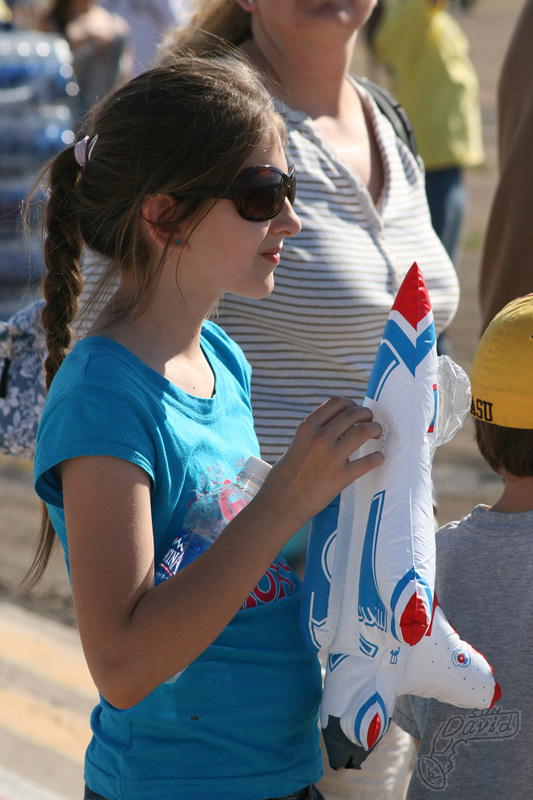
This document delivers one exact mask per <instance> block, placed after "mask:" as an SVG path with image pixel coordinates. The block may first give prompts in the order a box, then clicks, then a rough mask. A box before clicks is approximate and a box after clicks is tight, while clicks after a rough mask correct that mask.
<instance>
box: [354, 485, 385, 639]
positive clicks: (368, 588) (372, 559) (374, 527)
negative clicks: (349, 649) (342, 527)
mask: <svg viewBox="0 0 533 800" xmlns="http://www.w3.org/2000/svg"><path fill="white" fill-rule="evenodd" d="M384 500H385V491H382V492H378V493H377V494H375V495H374V497H373V498H372V502H371V503H370V510H369V512H368V521H367V524H366V531H365V540H364V542H363V552H362V555H361V574H360V578H359V619H360V620H361V622H364V624H365V625H368V626H369V627H374V626H376V627H377V628H379V629H380V630H382V631H386V630H387V609H386V608H385V605H384V604H383V601H382V599H381V597H380V594H379V591H378V586H377V581H376V570H375V563H376V547H377V540H378V535H379V526H380V523H381V513H382V510H383V503H384Z"/></svg>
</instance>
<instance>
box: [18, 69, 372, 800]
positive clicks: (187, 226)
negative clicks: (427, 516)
mask: <svg viewBox="0 0 533 800" xmlns="http://www.w3.org/2000/svg"><path fill="white" fill-rule="evenodd" d="M284 137H285V130H284V125H283V122H282V119H281V117H280V116H279V115H278V114H277V113H276V112H275V110H274V108H273V105H272V103H271V100H270V98H269V96H268V94H267V93H266V91H265V89H264V88H263V86H262V84H261V82H260V80H259V79H258V78H257V76H256V74H255V72H254V71H253V70H252V69H251V68H250V67H248V66H246V65H245V64H243V63H240V62H239V61H235V62H231V61H229V60H226V61H225V62H223V61H216V60H213V61H209V60H201V59H195V58H192V57H190V58H189V57H188V58H185V59H182V60H178V61H176V62H175V64H174V65H173V66H172V67H169V68H159V69H154V70H151V71H149V72H147V73H144V74H142V75H140V76H138V77H137V78H135V79H134V80H133V81H131V82H130V83H129V84H127V85H126V86H124V87H123V88H122V89H120V90H119V91H117V92H115V93H114V94H113V95H111V96H110V97H108V98H107V99H105V100H104V101H103V102H102V103H101V104H100V105H99V106H97V107H96V108H95V109H94V110H93V112H92V114H91V117H90V119H89V120H88V122H87V137H86V138H84V139H82V140H81V141H79V142H77V143H76V144H75V145H72V146H69V147H67V148H66V149H65V150H64V151H63V152H61V153H60V154H59V155H58V156H56V157H55V159H54V160H53V161H52V163H51V165H50V167H49V171H48V180H49V192H48V201H47V207H46V214H45V232H46V240H45V258H46V264H47V270H48V272H47V276H46V278H45V282H44V293H45V298H46V305H45V307H44V311H43V324H44V327H45V329H46V332H47V349H48V356H47V359H46V364H45V366H46V374H47V383H48V386H49V392H48V397H47V401H46V406H45V409H44V412H43V416H42V419H41V424H40V427H39V432H38V437H37V447H36V456H35V465H34V471H35V485H36V490H37V492H38V494H39V495H40V496H41V498H42V499H43V500H44V502H45V506H46V517H45V522H44V525H43V529H42V532H41V539H40V544H39V549H38V553H37V557H36V561H35V562H34V565H33V571H32V573H31V575H32V577H33V580H36V579H38V578H39V576H40V574H41V573H42V571H43V569H44V568H45V566H46V562H47V559H48V556H49V554H50V549H51V546H52V543H53V541H54V539H55V537H56V534H57V537H58V538H59V540H60V541H61V544H62V546H63V549H64V553H65V557H66V562H67V566H68V569H69V574H70V579H71V583H72V591H73V597H74V604H75V609H76V615H77V620H78V625H79V631H80V636H81V640H82V644H83V648H84V651H85V655H86V658H87V663H88V666H89V668H90V670H91V673H92V676H93V678H94V681H95V683H96V685H97V687H98V689H99V692H100V702H99V704H98V705H97V707H96V708H95V710H94V712H93V714H92V718H91V726H92V731H93V737H92V740H91V742H90V744H89V747H88V750H87V754H86V762H85V780H86V784H87V788H86V793H85V798H87V800H89V798H92V799H94V798H98V799H100V798H105V799H106V800H127V799H130V800H174V798H187V800H212V798H214V797H217V798H228V800H265V799H266V798H282V797H285V798H287V797H289V798H294V799H295V798H320V797H322V796H321V795H320V793H319V792H318V791H317V790H316V788H315V787H314V782H315V781H316V780H318V778H319V777H320V774H321V769H322V756H321V752H320V748H319V740H318V728H317V710H318V704H319V700H320V693H321V677H320V668H319V664H318V661H317V659H316V656H315V655H314V654H311V653H310V652H309V651H308V650H306V648H305V645H304V642H303V639H302V638H301V636H300V633H299V626H298V606H299V598H300V589H301V583H300V581H299V579H298V577H297V576H296V575H295V574H294V573H293V572H292V571H291V570H290V568H289V567H288V565H287V564H286V563H285V562H284V559H283V558H282V557H281V556H280V555H279V553H280V550H281V549H282V547H283V546H284V544H285V543H286V542H287V540H288V539H289V538H290V537H291V536H292V535H293V534H294V532H295V531H296V530H298V528H299V527H301V526H302V525H303V524H304V523H305V522H306V521H307V520H308V519H309V518H311V517H312V516H313V515H315V514H316V513H317V512H318V511H319V510H320V509H321V508H323V507H324V506H326V505H327V504H328V503H329V502H330V501H331V500H332V498H334V497H335V496H336V495H337V494H338V493H339V492H340V491H341V490H342V489H343V488H344V487H345V486H346V485H348V484H349V483H350V482H351V481H353V480H354V479H355V478H357V477H358V476H360V475H362V474H364V473H365V472H367V471H368V470H370V469H372V468H373V467H375V466H377V465H378V464H379V463H381V461H382V456H381V455H380V454H378V453H375V454H373V455H372V456H369V457H366V458H365V459H356V460H354V461H351V460H350V459H349V456H350V455H351V454H352V453H353V451H355V450H356V449H357V448H358V447H359V446H360V445H361V444H362V443H363V442H364V441H366V440H368V439H369V438H375V437H377V436H379V435H380V432H381V429H380V427H379V425H377V424H376V423H374V422H372V420H371V414H370V412H369V411H368V409H363V408H359V407H357V406H355V405H354V404H353V403H352V402H351V401H347V400H344V399H342V398H339V397H336V398H331V399H329V400H328V401H326V402H325V403H324V404H323V405H321V406H320V407H318V408H317V409H316V410H314V411H313V412H312V413H311V414H310V415H309V416H308V417H307V418H306V419H305V420H304V422H303V423H302V424H301V425H300V427H299V428H298V431H297V432H296V435H295V437H294V441H293V443H292V444H291V446H290V447H289V449H288V450H287V452H286V453H285V455H284V456H283V458H282V459H280V461H279V462H278V463H277V464H276V465H275V466H274V467H273V468H272V470H271V472H270V474H269V476H268V477H267V479H266V481H265V483H264V485H263V487H262V489H261V490H260V491H259V493H258V494H257V495H256V497H255V498H254V499H253V500H252V501H251V502H250V503H249V505H248V506H247V507H246V508H244V509H243V510H242V511H241V512H240V513H239V514H238V515H237V516H236V517H235V518H234V519H233V520H232V521H231V522H230V523H229V524H228V526H227V527H226V529H225V530H224V531H223V532H222V534H221V535H220V536H219V538H218V539H217V540H216V541H215V542H214V544H213V545H212V546H211V547H210V548H209V549H208V550H207V551H206V552H205V553H203V554H202V555H201V556H199V557H198V558H197V559H196V560H195V561H193V562H192V563H191V564H190V565H189V566H187V567H185V568H184V569H183V570H182V571H180V572H178V573H177V574H176V575H174V576H172V577H170V578H169V579H168V580H166V581H165V582H163V583H161V584H160V585H158V586H155V585H154V566H157V565H158V564H159V563H160V562H161V560H162V558H163V556H164V554H165V553H166V551H167V550H168V548H169V547H170V545H171V543H172V541H173V539H174V538H175V536H176V534H177V532H178V531H179V530H180V527H181V523H182V521H183V519H184V517H185V514H186V512H187V509H188V507H189V506H190V505H191V504H192V503H194V502H195V500H196V499H197V498H198V497H199V496H201V495H202V494H204V493H205V492H208V491H210V490H212V489H214V488H216V487H218V486H220V485H222V484H223V483H226V482H231V481H234V479H235V476H236V473H237V471H238V469H239V467H240V466H241V465H242V463H243V462H244V461H245V460H246V459H247V457H248V456H249V455H256V456H257V455H259V447H258V443H257V439H256V436H255V433H254V428H253V420H252V414H251V407H250V398H249V385H250V369H249V366H248V364H247V362H246V360H245V358H244V356H243V353H242V351H241V350H240V348H239V347H238V346H237V345H236V344H234V343H233V342H232V341H231V340H230V339H229V338H228V336H227V335H226V334H225V333H223V331H222V330H221V329H220V328H219V327H218V326H217V325H216V324H214V323H213V322H211V321H209V320H208V319H207V317H208V316H209V314H210V311H211V309H212V308H213V307H214V306H216V304H217V302H218V300H219V298H220V296H221V294H222V293H223V292H232V293H235V294H239V295H243V296H246V297H253V298H257V299H259V298H262V297H265V296H267V295H268V294H269V293H270V292H271V291H272V288H273V282H274V279H273V273H274V271H275V269H276V268H277V265H278V263H279V260H280V253H281V249H282V247H283V242H284V239H285V238H286V237H290V236H293V235H295V234H296V233H297V232H298V231H299V229H300V223H299V220H298V218H297V216H296V215H295V213H294V211H293V208H292V203H293V201H294V196H295V177H294V168H293V167H292V166H289V165H288V164H287V162H286V160H285V156H284V151H283V142H284ZM84 247H88V248H91V250H93V251H96V252H97V253H99V254H101V256H102V257H104V258H105V259H107V263H108V268H107V270H106V272H105V274H104V276H103V284H102V287H100V288H101V290H102V291H103V292H105V285H106V283H109V282H113V281H115V280H116V278H117V276H119V284H118V288H117V289H116V291H115V292H114V294H113V295H112V297H111V299H110V300H109V302H107V304H106V305H105V306H104V307H103V308H102V310H101V311H100V313H99V314H98V316H97V317H96V319H95V321H94V322H93V323H92V327H91V328H90V330H89V332H88V335H87V336H86V338H84V339H81V340H79V341H78V342H76V344H75V345H74V347H73V348H71V333H70V326H71V323H72V321H73V318H74V316H75V314H76V310H77V304H78V297H79V295H80V292H81V289H82V278H81V274H80V269H79V261H80V255H81V253H82V249H83V248H84ZM54 531H55V533H54ZM280 574H282V575H283V582H282V584H283V590H281V587H280V580H279V576H280ZM264 579H266V581H267V582H269V583H270V585H271V586H273V587H278V590H279V591H277V592H274V593H270V594H269V596H268V597H265V598H264V600H268V602H262V603H261V602H260V601H259V599H257V600H256V601H255V602H254V603H249V602H247V599H248V598H249V597H250V595H251V593H253V590H254V587H256V586H257V585H258V584H259V583H260V582H261V581H263V580H264ZM258 594H259V593H258ZM177 673H181V674H180V675H179V676H178V677H177V679H176V678H175V676H176V675H177Z"/></svg>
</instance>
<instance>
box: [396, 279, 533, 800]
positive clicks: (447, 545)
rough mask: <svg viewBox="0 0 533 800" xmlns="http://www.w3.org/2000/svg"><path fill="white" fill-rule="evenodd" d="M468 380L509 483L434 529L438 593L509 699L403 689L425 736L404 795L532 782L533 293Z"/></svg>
mask: <svg viewBox="0 0 533 800" xmlns="http://www.w3.org/2000/svg"><path fill="white" fill-rule="evenodd" d="M470 379H471V386H472V406H471V414H472V415H473V416H474V418H475V427H476V441H477V444H478V447H479V450H480V452H481V455H482V456H483V457H484V458H485V460H486V461H487V463H488V464H489V465H490V467H491V468H492V469H493V470H494V471H495V472H497V473H498V474H499V475H501V476H502V478H503V480H504V487H503V492H502V494H501V497H500V498H499V499H498V501H497V502H496V503H495V504H494V505H493V506H492V507H491V508H489V507H488V506H486V505H478V506H476V507H475V508H474V510H473V511H472V513H471V514H469V515H468V516H467V517H465V518H464V519H462V520H460V521H459V522H451V523H449V524H448V525H445V526H444V527H443V528H441V529H440V530H439V531H438V532H437V535H436V540H437V577H436V594H437V597H438V599H439V602H441V603H442V606H443V608H445V609H446V614H447V616H448V619H449V620H450V623H451V624H452V625H453V626H454V627H455V628H457V629H458V630H460V631H461V635H462V636H464V638H465V639H467V641H469V642H471V643H472V644H473V646H474V647H476V648H477V649H479V650H480V651H481V652H482V653H484V655H485V656H486V658H487V659H488V661H489V662H490V664H492V667H493V669H494V671H495V674H497V675H498V682H499V683H500V685H501V689H502V697H501V700H500V701H499V702H498V703H497V705H496V706H494V707H493V708H492V709H490V710H489V711H476V710H474V711H472V710H469V709H460V708H456V707H455V706H451V705H446V704H444V703H439V702H438V701H437V700H428V699H424V698H421V697H414V696H407V695H405V696H403V697H400V698H399V699H398V703H397V706H396V712H395V717H394V719H395V721H396V722H397V723H398V724H399V725H400V726H401V727H402V728H404V730H406V731H407V732H408V733H410V734H411V735H412V736H413V737H414V738H415V739H417V740H419V747H418V755H417V760H416V763H415V767H414V770H413V774H412V778H411V782H410V784H409V789H408V792H407V798H406V800H431V798H433V797H434V798H435V800H437V798H438V800H451V799H452V798H453V800H472V798H483V800H496V799H497V800H511V798H512V800H525V798H528V797H531V786H532V785H533V760H532V759H531V751H532V748H533V692H531V662H532V660H533V626H532V624H531V619H532V616H533V575H532V568H531V564H532V561H533V294H530V295H527V296H526V297H521V298H518V299H516V300H513V301H512V302H511V303H509V304H508V305H507V306H505V308H504V309H502V311H500V313H499V314H498V315H497V316H496V317H495V318H494V319H493V320H492V322H491V323H490V325H489V327H488V328H487V329H486V331H485V333H484V335H483V338H482V339H481V341H480V343H479V346H478V349H477V351H476V354H475V356H474V361H473V364H472V370H471V375H470Z"/></svg>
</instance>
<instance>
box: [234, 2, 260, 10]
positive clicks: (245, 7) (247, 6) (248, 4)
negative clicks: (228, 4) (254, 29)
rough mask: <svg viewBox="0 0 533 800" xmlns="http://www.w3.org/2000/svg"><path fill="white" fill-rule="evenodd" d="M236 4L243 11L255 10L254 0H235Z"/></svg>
mask: <svg viewBox="0 0 533 800" xmlns="http://www.w3.org/2000/svg"><path fill="white" fill-rule="evenodd" d="M235 2H236V3H237V5H239V6H240V7H241V8H242V9H243V10H244V11H248V12H249V13H251V12H252V11H256V10H257V2H256V0H235Z"/></svg>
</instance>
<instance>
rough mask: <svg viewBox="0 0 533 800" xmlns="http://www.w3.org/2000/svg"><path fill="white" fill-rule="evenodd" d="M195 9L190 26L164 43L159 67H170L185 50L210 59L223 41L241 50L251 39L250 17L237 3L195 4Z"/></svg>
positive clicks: (202, 0)
mask: <svg viewBox="0 0 533 800" xmlns="http://www.w3.org/2000/svg"><path fill="white" fill-rule="evenodd" d="M192 7H193V13H192V15H191V16H190V17H189V18H188V20H187V24H186V25H184V26H182V27H178V28H175V29H174V30H173V31H171V33H170V34H169V36H168V37H167V38H166V39H165V40H164V42H163V44H162V46H161V49H160V52H159V55H158V57H157V63H159V64H165V63H167V62H168V59H172V57H173V53H176V52H179V50H180V49H181V48H182V47H187V48H188V49H189V50H190V51H191V52H194V53H197V54H200V55H203V56H207V55H210V54H212V53H216V52H217V51H218V49H219V47H220V42H221V41H223V42H229V43H230V44H232V45H235V46H236V47H238V46H239V45H241V44H242V43H243V42H245V41H246V40H247V39H251V37H252V28H251V14H249V13H248V11H245V10H244V9H243V8H241V7H240V6H239V5H238V4H237V3H236V2H235V0H192Z"/></svg>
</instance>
